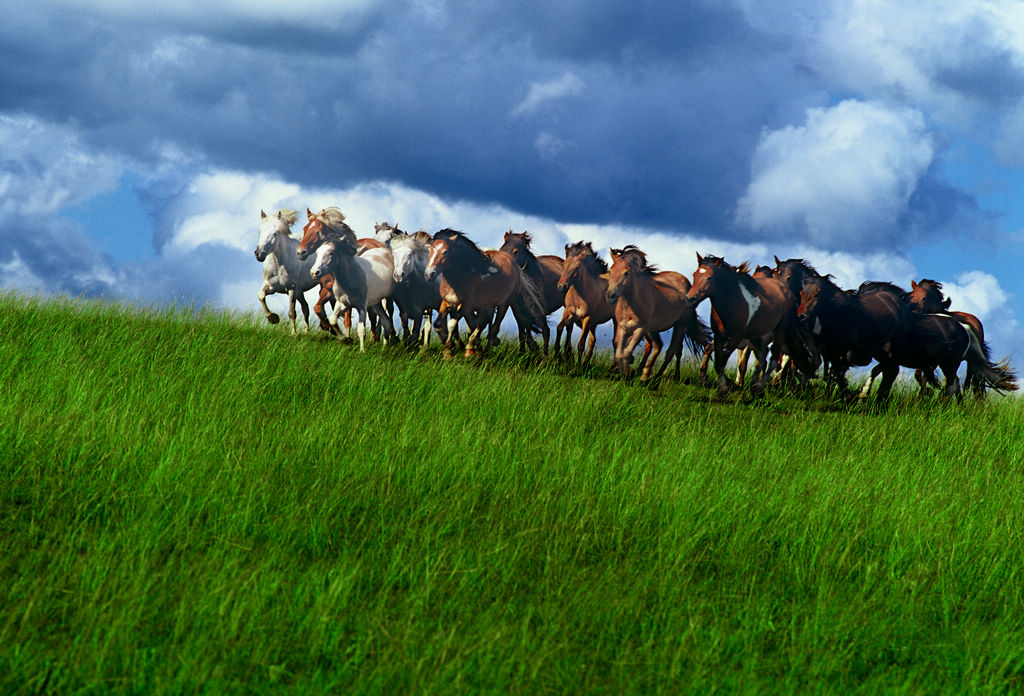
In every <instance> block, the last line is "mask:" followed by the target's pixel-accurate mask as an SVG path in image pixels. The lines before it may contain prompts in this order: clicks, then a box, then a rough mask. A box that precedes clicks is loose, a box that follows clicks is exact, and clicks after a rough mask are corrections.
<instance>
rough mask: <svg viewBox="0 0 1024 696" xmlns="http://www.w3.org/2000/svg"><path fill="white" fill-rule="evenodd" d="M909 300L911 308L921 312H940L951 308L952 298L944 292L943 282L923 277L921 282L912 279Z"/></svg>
mask: <svg viewBox="0 0 1024 696" xmlns="http://www.w3.org/2000/svg"><path fill="white" fill-rule="evenodd" d="M907 302H908V304H909V305H910V308H911V310H913V311H915V312H919V313H921V314H938V313H940V312H945V311H948V310H949V307H950V304H951V303H952V300H950V299H949V298H948V297H945V296H943V294H942V283H939V282H937V281H934V280H931V279H930V278H922V279H921V281H920V282H914V281H913V280H912V281H910V293H909V294H908V295H907Z"/></svg>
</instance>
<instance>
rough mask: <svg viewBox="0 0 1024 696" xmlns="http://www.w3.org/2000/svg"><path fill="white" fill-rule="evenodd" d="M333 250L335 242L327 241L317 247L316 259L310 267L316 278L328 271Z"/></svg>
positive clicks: (311, 273)
mask: <svg viewBox="0 0 1024 696" xmlns="http://www.w3.org/2000/svg"><path fill="white" fill-rule="evenodd" d="M333 251H334V243H333V242H325V243H323V244H321V245H320V246H318V247H317V249H316V260H315V261H314V262H313V266H312V267H311V268H310V269H309V273H310V275H312V276H313V277H314V278H319V277H320V276H321V275H323V274H324V273H326V272H327V266H328V264H329V263H330V260H331V252H333Z"/></svg>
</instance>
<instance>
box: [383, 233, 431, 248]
mask: <svg viewBox="0 0 1024 696" xmlns="http://www.w3.org/2000/svg"><path fill="white" fill-rule="evenodd" d="M428 246H430V235H429V234H427V233H426V232H423V231H422V230H421V231H420V232H417V233H416V234H403V235H400V236H397V237H393V238H392V239H391V248H393V249H394V248H401V247H413V248H414V249H425V248H426V247H428Z"/></svg>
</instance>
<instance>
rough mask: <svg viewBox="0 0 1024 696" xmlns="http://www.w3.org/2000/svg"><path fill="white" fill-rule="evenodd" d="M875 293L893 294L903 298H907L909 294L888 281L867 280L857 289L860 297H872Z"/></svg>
mask: <svg viewBox="0 0 1024 696" xmlns="http://www.w3.org/2000/svg"><path fill="white" fill-rule="evenodd" d="M875 292H891V293H892V294H894V295H896V296H898V297H901V298H905V297H907V294H908V293H907V291H906V290H904V289H903V288H901V287H900V286H898V285H896V284H895V283H890V282H889V281H887V280H866V281H864V282H863V283H861V284H860V287H859V288H857V294H858V295H870V294H872V293H875Z"/></svg>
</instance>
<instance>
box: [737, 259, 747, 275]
mask: <svg viewBox="0 0 1024 696" xmlns="http://www.w3.org/2000/svg"><path fill="white" fill-rule="evenodd" d="M733 270H734V271H736V272H737V273H746V274H747V275H750V262H749V261H741V262H740V264H739V265H738V266H733Z"/></svg>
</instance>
